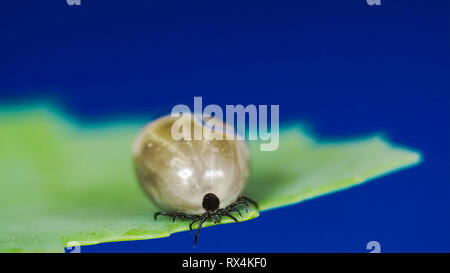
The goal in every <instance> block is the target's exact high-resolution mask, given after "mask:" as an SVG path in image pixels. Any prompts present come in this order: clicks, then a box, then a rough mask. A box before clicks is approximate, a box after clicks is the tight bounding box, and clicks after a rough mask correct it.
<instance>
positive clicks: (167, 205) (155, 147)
mask: <svg viewBox="0 0 450 273" xmlns="http://www.w3.org/2000/svg"><path fill="white" fill-rule="evenodd" d="M191 117H193V116H191ZM178 119H179V118H177V117H171V116H165V117H162V118H159V119H157V120H155V121H153V122H151V123H149V124H147V125H146V126H145V127H144V128H143V129H142V131H141V132H140V133H139V135H138V137H137V138H136V140H135V142H134V145H133V160H134V164H135V168H136V173H137V177H138V180H139V183H140V185H141V186H142V189H143V190H144V192H145V193H146V194H147V195H148V196H149V197H150V198H151V199H152V200H153V201H154V202H155V203H156V204H157V205H158V206H159V207H161V208H162V209H164V210H166V211H167V212H183V213H186V214H201V213H204V212H205V210H204V208H203V207H202V201H203V197H204V196H205V195H206V194H207V193H213V194H215V195H216V196H217V197H218V198H219V201H220V208H225V207H227V206H228V205H230V204H232V203H233V202H234V201H236V199H237V198H238V197H239V196H240V195H241V193H242V191H243V189H244V187H245V184H246V181H247V177H248V161H249V152H248V149H247V146H246V144H245V142H244V141H242V140H235V139H236V138H233V139H234V140H226V139H227V138H226V134H225V133H224V132H223V131H222V132H221V133H220V134H223V140H218V139H217V138H216V139H212V140H207V139H205V135H208V134H209V135H210V136H211V135H213V134H217V132H216V131H214V130H213V131H211V130H210V129H208V128H210V127H206V126H204V122H201V120H200V121H198V120H196V119H194V118H192V119H191V118H189V120H190V121H191V128H192V131H194V127H195V128H197V129H199V128H201V129H204V131H203V137H202V140H185V139H181V140H175V139H174V138H173V137H172V134H171V130H172V125H173V124H174V122H176V121H177V120H178ZM210 120H211V119H210ZM214 122H217V123H220V124H224V123H222V122H220V121H217V120H215V121H214ZM223 126H226V125H223ZM228 129H229V128H228ZM228 133H230V132H228ZM192 136H193V134H192ZM210 139H211V138H210Z"/></svg>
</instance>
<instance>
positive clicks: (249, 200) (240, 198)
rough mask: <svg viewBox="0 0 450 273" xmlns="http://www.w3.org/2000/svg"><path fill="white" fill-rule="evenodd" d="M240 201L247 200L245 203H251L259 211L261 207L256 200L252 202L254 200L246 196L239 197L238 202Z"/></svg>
mask: <svg viewBox="0 0 450 273" xmlns="http://www.w3.org/2000/svg"><path fill="white" fill-rule="evenodd" d="M239 200H245V201H247V202H248V203H250V204H252V205H253V206H255V208H256V209H258V210H259V205H258V203H256V202H255V201H254V200H252V199H250V198H248V197H245V196H241V197H239V199H238V201H239Z"/></svg>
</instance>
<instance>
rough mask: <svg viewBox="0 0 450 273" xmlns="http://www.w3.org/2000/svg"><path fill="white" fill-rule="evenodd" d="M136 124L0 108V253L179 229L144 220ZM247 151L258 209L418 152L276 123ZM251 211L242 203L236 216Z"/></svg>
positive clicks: (386, 168)
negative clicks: (85, 121) (323, 137)
mask: <svg viewBox="0 0 450 273" xmlns="http://www.w3.org/2000/svg"><path fill="white" fill-rule="evenodd" d="M141 125H142V123H137V122H134V123H133V122H121V123H117V122H116V123H112V122H110V123H108V124H102V125H96V126H81V125H79V124H76V123H74V122H73V121H71V120H70V119H67V118H65V117H64V116H62V115H61V114H59V113H58V112H57V111H54V110H52V107H45V106H42V105H41V106H39V107H36V106H34V107H30V106H25V107H22V108H13V109H0V132H1V133H0V181H1V182H0V252H62V251H63V247H64V246H66V245H67V243H68V242H70V241H77V242H79V243H80V244H81V245H88V244H96V243H101V242H111V241H125V240H138V239H150V238H158V237H166V236H169V235H170V234H171V233H174V232H180V231H184V230H188V225H187V223H188V222H185V221H181V220H177V221H176V222H175V223H172V222H171V220H170V219H167V218H163V217H161V218H160V219H158V221H157V222H155V221H154V220H153V213H154V212H155V211H157V208H156V207H155V205H154V204H152V203H151V202H150V201H149V200H148V199H147V198H146V196H145V195H144V194H143V192H142V191H141V190H140V188H139V186H138V183H137V182H136V179H135V176H134V169H133V166H132V161H131V143H132V141H133V139H134V137H135V135H136V133H137V132H138V130H139V129H140V127H141ZM250 151H251V156H252V157H251V158H252V159H251V177H250V181H249V183H248V188H247V190H246V193H245V195H247V196H249V197H251V198H253V199H255V200H256V201H258V202H259V204H260V206H261V209H262V211H264V210H268V209H273V208H277V207H280V206H285V205H290V204H294V203H297V202H300V201H302V200H305V199H309V198H313V197H317V196H319V195H323V194H327V193H331V192H334V191H337V190H341V189H345V188H348V187H351V186H354V185H357V184H360V183H362V182H365V181H368V180H369V179H372V178H375V177H378V176H380V175H384V174H387V173H390V172H393V171H395V170H399V169H401V168H405V167H408V166H412V165H414V164H416V163H418V162H419V161H420V154H419V153H417V152H414V151H411V150H408V149H405V148H398V147H394V146H392V145H391V144H389V143H388V142H387V141H386V140H385V139H384V138H383V137H380V136H375V137H370V138H366V139H357V140H352V141H345V142H343V141H339V142H328V143H321V142H317V141H316V140H314V139H313V138H312V137H310V136H308V135H307V134H306V133H305V132H304V131H303V130H302V129H300V128H290V129H285V130H284V131H283V132H282V134H281V136H280V145H279V148H278V150H276V151H274V152H261V151H259V145H258V144H257V143H251V144H250ZM244 214H245V213H244ZM257 216H259V213H258V212H257V211H255V210H253V209H251V210H250V211H249V213H248V214H245V215H244V216H243V218H242V219H240V220H241V221H244V220H250V219H252V218H255V217H257ZM231 221H232V220H229V219H224V221H223V222H222V223H230V222H231ZM209 225H213V224H212V223H211V222H207V223H206V225H205V226H209Z"/></svg>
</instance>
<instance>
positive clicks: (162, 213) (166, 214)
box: [154, 211, 172, 221]
mask: <svg viewBox="0 0 450 273" xmlns="http://www.w3.org/2000/svg"><path fill="white" fill-rule="evenodd" d="M159 215H163V216H169V217H172V214H171V213H167V212H162V211H160V212H157V213H155V216H154V218H155V221H156V220H158V216H159Z"/></svg>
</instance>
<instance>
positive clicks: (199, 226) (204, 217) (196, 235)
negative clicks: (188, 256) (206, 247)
mask: <svg viewBox="0 0 450 273" xmlns="http://www.w3.org/2000/svg"><path fill="white" fill-rule="evenodd" d="M208 216H209V215H208V213H205V214H204V216H203V218H202V220H201V221H200V224H199V225H198V228H197V232H196V233H195V239H194V247H195V244H197V238H198V234H199V233H200V229H201V228H202V225H203V223H204V222H205V221H206V219H207V218H208Z"/></svg>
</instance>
